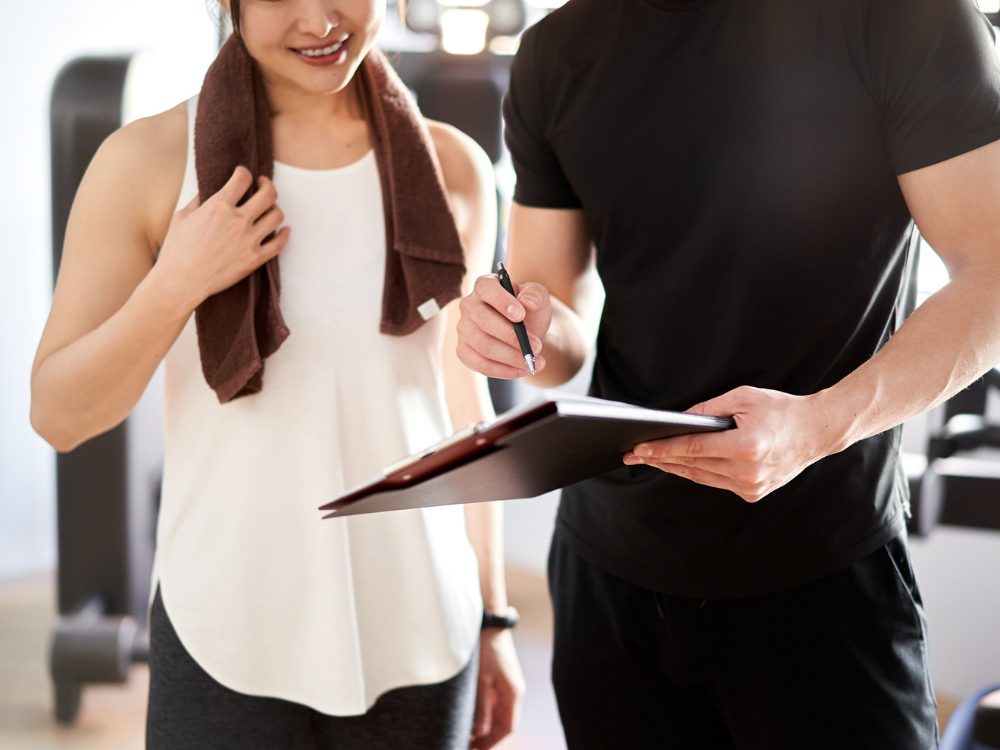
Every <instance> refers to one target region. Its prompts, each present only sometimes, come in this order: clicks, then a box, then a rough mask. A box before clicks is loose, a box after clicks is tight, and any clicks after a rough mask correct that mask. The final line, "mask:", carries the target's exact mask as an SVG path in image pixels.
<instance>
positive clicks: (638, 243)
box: [504, 0, 1000, 597]
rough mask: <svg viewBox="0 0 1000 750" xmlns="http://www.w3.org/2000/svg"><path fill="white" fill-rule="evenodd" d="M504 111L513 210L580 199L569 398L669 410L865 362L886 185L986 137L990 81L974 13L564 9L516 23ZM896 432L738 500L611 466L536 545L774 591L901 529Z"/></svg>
mask: <svg viewBox="0 0 1000 750" xmlns="http://www.w3.org/2000/svg"><path fill="white" fill-rule="evenodd" d="M504 116H505V120H506V140H507V144H508V146H509V148H510V151H511V154H512V157H513V161H514V165H515V168H516V172H517V188H516V192H515V200H516V201H517V202H518V203H520V204H522V205H526V206H536V207H548V208H582V209H583V211H584V212H585V215H586V220H587V224H588V227H589V231H590V234H591V237H592V239H593V241H594V244H595V246H596V248H597V265H598V271H599V273H600V276H601V279H602V280H603V282H604V287H605V291H606V293H607V298H606V302H605V308H604V312H603V316H602V319H601V326H600V331H599V334H598V340H597V361H596V364H595V367H594V373H593V381H592V386H591V390H590V392H591V394H592V395H595V396H600V397H603V398H608V399H614V400H621V401H627V402H630V403H634V404H640V405H642V406H647V407H653V408H663V409H676V410H685V409H688V408H690V407H691V406H693V405H694V404H697V403H699V402H701V401H704V400H706V399H709V398H712V397H715V396H719V395H721V394H723V393H725V392H726V391H729V390H730V389H732V388H735V387H737V386H740V385H751V386H757V387H761V388H773V389H777V390H780V391H784V392H787V393H792V394H800V395H804V394H810V393H814V392H816V391H819V390H821V389H823V388H827V387H829V386H831V385H833V384H834V383H836V382H837V381H839V380H840V379H841V378H843V377H844V376H845V375H847V374H848V373H850V372H851V371H852V370H854V369H855V368H857V367H858V366H859V365H861V364H862V363H863V362H865V361H866V360H867V359H869V358H870V357H871V356H872V355H873V354H875V353H876V352H877V351H878V350H879V348H880V347H881V346H882V345H883V344H884V343H885V342H886V340H887V339H888V338H889V336H890V335H891V334H892V333H893V332H894V330H895V329H896V328H897V327H898V325H899V324H900V323H901V318H902V314H903V310H902V307H903V304H902V292H903V289H904V286H905V282H906V280H907V278H908V277H909V276H910V273H911V268H910V266H911V265H912V263H909V262H908V261H909V260H910V259H911V257H912V254H911V253H910V252H909V249H908V248H909V240H910V237H911V230H912V228H913V223H912V219H911V216H910V214H909V211H908V210H907V206H906V204H905V202H904V200H903V197H902V194H901V192H900V189H899V185H898V182H897V180H896V176H897V175H898V174H902V173H904V172H908V171H911V170H914V169H917V168H920V167H924V166H927V165H930V164H933V163H936V162H939V161H943V160H945V159H949V158H951V157H953V156H957V155H959V154H961V153H963V152H966V151H970V150H972V149H974V148H977V147H979V146H982V145H985V144H987V143H989V142H992V141H994V140H997V139H1000V67H998V62H997V55H996V50H995V48H994V43H993V35H992V28H991V27H990V26H989V23H988V22H987V21H986V19H985V18H984V17H983V16H982V15H981V14H980V13H979V12H978V11H977V10H976V8H975V6H974V5H973V0H795V1H794V2H791V1H789V0H688V2H680V1H675V2H668V1H667V0H571V2H569V3H568V4H566V5H565V6H563V7H562V8H560V9H559V10H557V11H555V12H554V13H552V14H551V15H549V16H548V17H546V18H545V19H544V20H543V21H541V22H540V23H538V24H537V25H536V26H534V27H533V28H531V29H529V30H528V31H527V32H526V34H525V35H524V38H523V41H522V45H521V49H520V51H519V52H518V54H517V58H516V59H515V62H514V67H513V72H512V77H511V86H510V92H509V94H508V96H507V99H506V101H505V104H504ZM959 335H960V334H959ZM899 436H900V431H899V429H893V430H889V431H887V432H885V433H882V434H880V435H878V436H876V437H873V438H871V439H869V440H865V441H863V442H861V443H858V444H856V445H854V446H852V447H851V448H849V449H847V450H845V451H843V452H842V453H839V454H836V455H833V456H830V457H828V458H826V459H823V460H822V461H820V462H818V463H816V464H814V465H813V466H812V467H810V468H808V469H807V470H806V471H804V472H803V473H802V474H801V475H800V476H799V477H797V478H796V479H795V480H794V481H792V482H791V483H790V484H789V485H787V486H785V487H783V488H781V489H780V490H778V491H776V492H774V493H772V494H771V495H769V496H768V497H766V498H765V499H764V500H762V501H761V502H759V503H756V504H752V505H751V504H747V503H744V502H743V501H742V500H741V499H740V498H739V497H737V496H736V495H734V494H732V493H728V492H725V491H722V490H717V489H712V488H708V487H705V486H701V485H697V484H694V483H692V482H689V481H687V480H684V479H680V478H677V477H674V476H668V475H665V474H663V473H661V472H659V471H657V470H655V469H651V468H648V467H643V466H640V467H624V466H623V467H622V468H621V469H619V470H617V471H614V472H612V473H610V474H607V475H604V476H601V477H598V478H596V479H593V480H589V481H586V482H583V483H581V484H578V485H574V486H572V487H569V488H567V489H566V490H565V492H564V495H563V500H562V502H561V505H560V509H559V516H558V528H559V532H560V533H563V534H565V536H566V538H567V539H568V540H569V542H570V543H571V544H572V545H573V546H574V548H575V549H576V551H577V552H578V553H579V554H580V555H582V556H583V557H585V558H587V559H589V560H590V561H591V562H593V563H595V564H597V565H598V566H599V567H601V568H602V569H604V570H606V571H608V572H609V573H611V574H613V575H617V576H619V577H622V578H624V579H626V580H630V581H632V582H634V583H637V584H640V585H643V586H646V587H649V588H653V589H658V590H661V591H665V592H669V593H674V594H680V595H688V596H698V597H737V596H747V595H754V594H763V593H766V592H769V591H774V590H779V589H781V588H785V587H788V586H792V585H795V584H798V583H801V582H804V581H807V580H811V579H814V578H817V577H819V576H821V575H824V574H826V573H828V572H832V571H834V570H836V569H838V568H839V567H842V566H844V565H846V564H849V563H850V562H853V561H854V560H856V559H859V558H861V557H862V556H864V555H865V554H867V553H869V552H870V551H872V550H874V549H876V548H877V547H878V546H880V545H882V544H884V543H885V542H886V541H887V540H888V539H890V538H891V537H892V536H894V535H896V534H898V533H899V532H900V530H901V529H902V526H903V523H904V519H903V513H904V510H903V508H904V506H905V505H906V501H907V488H906V483H905V481H904V478H903V476H902V473H901V471H900V467H899V461H898V453H899Z"/></svg>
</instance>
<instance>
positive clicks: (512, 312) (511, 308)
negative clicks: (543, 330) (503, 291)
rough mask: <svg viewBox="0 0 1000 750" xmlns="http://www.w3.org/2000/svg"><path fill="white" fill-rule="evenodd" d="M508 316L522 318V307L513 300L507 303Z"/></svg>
mask: <svg viewBox="0 0 1000 750" xmlns="http://www.w3.org/2000/svg"><path fill="white" fill-rule="evenodd" d="M507 317H508V318H520V317H521V308H520V307H519V306H517V305H515V304H514V303H513V302H512V303H511V304H509V305H507Z"/></svg>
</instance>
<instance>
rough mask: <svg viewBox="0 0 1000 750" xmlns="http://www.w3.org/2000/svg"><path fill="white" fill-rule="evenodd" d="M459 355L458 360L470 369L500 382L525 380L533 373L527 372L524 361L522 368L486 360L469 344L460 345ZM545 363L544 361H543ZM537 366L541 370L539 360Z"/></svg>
mask: <svg viewBox="0 0 1000 750" xmlns="http://www.w3.org/2000/svg"><path fill="white" fill-rule="evenodd" d="M456 351H457V354H458V359H459V360H460V361H461V362H462V363H463V364H464V365H465V366H466V367H468V368H470V369H472V370H475V371H476V372H478V373H482V374H483V375H485V376H486V377H489V378H499V379H500V380H517V379H518V378H523V377H524V376H526V375H530V374H531V373H530V372H528V370H527V365H526V364H524V360H523V359H522V360H521V362H522V366H521V367H511V366H510V365H505V364H502V363H500V362H494V361H493V360H490V359H486V357H484V356H483V355H482V354H480V353H479V352H477V351H476V350H475V349H473V348H472V347H471V346H469V345H468V344H464V343H461V344H459V345H458V349H457V350H456ZM542 361H543V362H544V360H542ZM536 366H538V369H541V366H540V365H538V360H536Z"/></svg>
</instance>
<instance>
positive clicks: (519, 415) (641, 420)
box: [320, 393, 734, 518]
mask: <svg viewBox="0 0 1000 750" xmlns="http://www.w3.org/2000/svg"><path fill="white" fill-rule="evenodd" d="M733 426H734V424H733V421H732V420H731V419H729V418H725V417H711V416H702V415H698V414H685V413H681V412H671V411H657V410H652V409H644V408H642V407H637V406H632V405H630V404H624V403H619V402H615V401H605V400H602V399H596V398H590V397H586V396H572V395H566V394H562V393H546V394H545V395H543V396H542V397H541V398H539V399H536V400H533V401H531V402H528V403H526V404H524V405H522V406H519V407H517V408H515V409H511V410H510V411H508V412H505V413H504V414H501V415H500V416H498V417H497V418H496V419H494V420H491V421H489V422H484V423H480V424H477V425H472V426H470V427H467V428H465V429H464V430H459V431H458V432H456V433H455V434H454V435H452V436H450V437H449V438H447V439H445V440H443V441H441V442H440V443H437V444H435V445H432V446H430V447H428V448H427V449H426V450H424V451H421V452H420V453H418V454H416V455H413V456H407V457H406V458H403V459H401V460H400V461H398V462H395V463H393V464H391V465H390V466H387V467H386V468H385V470H384V471H383V473H382V476H379V477H375V478H373V479H372V480H371V481H369V482H366V483H365V484H363V485H361V486H358V487H355V488H353V489H351V490H349V491H348V492H346V493H345V494H344V495H342V496H341V497H339V498H337V499H335V500H333V501H331V502H329V503H326V504H325V505H322V506H320V510H326V511H329V513H328V514H327V515H325V516H324V518H331V517H335V516H346V515H354V514H359V513H376V512H382V511H387V510H404V509H408V508H421V507H432V506H437V505H451V504H456V503H471V502H487V501H491V500H513V499H517V498H527V497H535V496H537V495H542V494H545V493H546V492H550V491H552V490H554V489H559V488H561V487H565V486H567V485H570V484H574V483H575V482H579V481H581V480H583V479H587V478H588V477H591V476H596V475H598V474H603V473H606V472H608V471H612V470H613V469H617V468H620V467H621V466H622V463H621V457H622V455H623V454H624V453H626V452H627V451H629V450H631V449H632V447H633V446H635V445H636V443H640V442H642V441H644V440H655V439H658V438H665V437H673V436H675V435H682V434H688V433H695V432H712V431H718V430H725V429H729V428H731V427H733Z"/></svg>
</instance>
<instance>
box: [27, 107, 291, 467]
mask: <svg viewBox="0 0 1000 750" xmlns="http://www.w3.org/2000/svg"><path fill="white" fill-rule="evenodd" d="M186 156H187V111H186V106H184V105H181V106H179V107H176V108H174V109H173V110H170V111H169V112H165V113H163V114H162V115H158V116H156V117H153V118H148V119H146V120H140V121H138V122H136V123H133V124H132V125H129V126H127V127H125V128H123V129H121V130H119V131H117V132H116V133H114V134H113V135H112V136H111V137H109V138H108V140H107V141H106V142H105V143H104V144H103V145H102V146H101V148H100V149H99V150H98V152H97V154H96V155H95V156H94V159H93V161H92V162H91V164H90V167H89V168H88V170H87V173H86V175H85V176H84V179H83V182H82V183H81V185H80V188H79V190H78V191H77V195H76V199H75V200H74V202H73V208H72V210H71V212H70V218H69V224H68V226H67V229H66V239H65V243H64V246H63V258H62V264H61V266H60V269H59V276H58V281H57V283H56V289H55V294H54V296H53V301H52V310H51V312H50V313H49V319H48V322H47V323H46V326H45V329H44V331H43V333H42V338H41V342H40V343H39V346H38V352H37V354H36V355H35V362H34V365H33V368H32V376H31V423H32V426H33V427H34V428H35V430H36V431H37V432H38V434H39V435H41V436H42V437H43V438H45V440H47V441H48V442H49V443H50V444H51V445H52V446H53V447H54V448H56V449H57V450H59V451H69V450H72V449H73V448H75V447H76V446H78V445H79V444H80V443H82V442H84V441H85V440H88V439H89V438H91V437H94V436H95V435H98V434H100V433H102V432H105V431H107V430H109V429H111V428H112V427H114V426H116V425H117V424H119V423H120V422H121V421H122V420H124V419H125V417H126V416H128V413H129V412H130V411H131V410H132V408H133V407H134V406H135V404H136V402H137V401H138V400H139V398H140V396H141V395H142V393H143V391H144V390H145V388H146V386H147V384H148V383H149V380H150V378H152V376H153V373H154V372H155V371H156V368H157V366H158V365H159V363H160V361H161V360H162V359H163V357H164V356H165V355H166V353H167V352H168V351H169V349H170V347H171V346H172V344H173V342H174V341H175V340H176V339H177V337H178V335H179V334H180V332H181V330H182V329H183V328H184V325H185V323H186V321H187V319H188V318H189V316H190V315H191V312H192V311H193V310H194V309H195V307H197V305H198V304H199V303H200V302H201V300H203V299H204V298H205V297H206V296H208V294H211V293H214V292H215V291H219V290H220V289H224V288H226V286H229V285H231V284H232V283H234V282H235V281H237V280H238V279H239V278H242V276H245V275H246V274H247V273H249V271H250V270H252V269H253V268H255V267H256V265H259V264H260V263H262V262H264V261H266V260H267V257H269V256H270V255H273V254H274V253H276V252H277V251H278V250H280V248H281V247H282V246H283V245H284V242H285V241H286V240H287V231H285V232H284V233H283V234H279V236H278V237H277V238H275V240H273V241H272V243H268V246H265V248H266V251H265V250H263V249H262V248H261V246H260V244H259V243H260V240H261V239H262V236H259V235H261V232H263V231H264V229H265V228H269V229H268V231H270V230H271V229H274V228H276V227H277V225H278V223H280V221H281V220H282V219H283V217H281V216H280V212H278V211H277V210H276V207H274V206H273V203H274V198H276V194H273V187H269V186H268V189H266V190H265V187H264V186H262V188H261V191H260V192H259V193H258V196H255V198H254V199H253V200H254V201H255V203H254V204H253V206H251V203H249V202H248V203H247V204H246V206H244V207H243V208H241V209H236V207H235V204H236V201H238V200H239V198H240V197H241V196H242V195H243V193H245V191H246V189H247V188H249V187H250V184H251V182H252V178H251V177H250V173H249V172H248V171H246V170H245V169H244V170H238V172H237V174H235V175H234V177H233V179H232V180H230V184H229V185H227V186H226V188H224V189H223V190H222V191H220V193H219V194H218V195H217V196H213V198H212V199H211V200H210V201H207V202H206V203H205V205H204V206H200V207H199V206H197V205H196V202H192V204H190V205H188V206H187V207H186V208H184V209H183V210H181V211H179V212H177V213H176V214H173V210H174V206H175V205H176V202H177V197H178V195H179V192H180V187H181V183H182V181H183V176H184V168H185V164H186ZM217 199H218V200H217ZM262 207H263V208H262ZM271 208H275V210H274V211H270V210H268V209H271ZM254 211H257V213H256V214H255V216H259V217H260V220H259V221H258V222H257V223H256V224H255V223H254V219H253V218H248V217H249V216H250V215H251V214H252V213H253V212H254ZM241 212H242V213H241ZM172 214H173V219H171V218H170V217H171V215H172ZM262 214H264V215H262ZM168 225H169V227H168ZM254 240H256V245H257V247H256V248H253V247H252V245H254ZM161 242H162V244H163V247H162V250H160V254H159V256H158V260H157V250H158V249H159V248H160V244H161ZM168 245H170V247H169V248H168ZM154 261H155V263H154ZM254 264H256V265H254Z"/></svg>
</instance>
